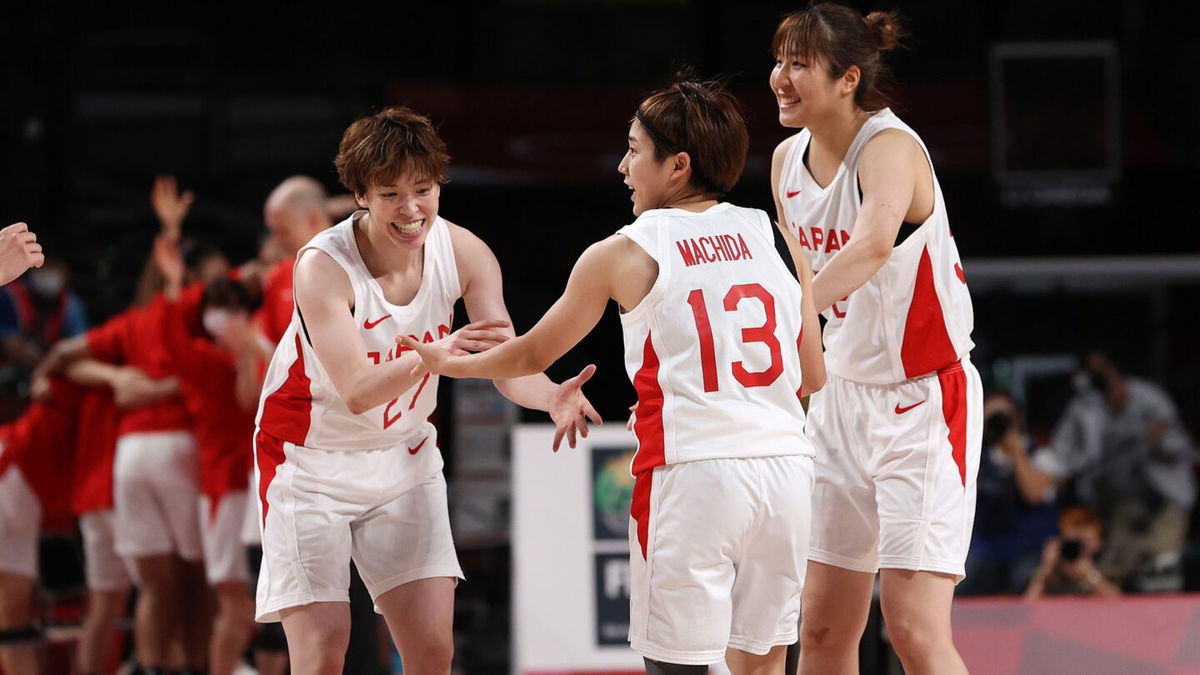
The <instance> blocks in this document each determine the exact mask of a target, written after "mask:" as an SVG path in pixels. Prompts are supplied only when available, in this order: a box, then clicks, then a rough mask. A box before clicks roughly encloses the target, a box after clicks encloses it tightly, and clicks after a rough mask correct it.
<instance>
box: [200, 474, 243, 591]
mask: <svg viewBox="0 0 1200 675" xmlns="http://www.w3.org/2000/svg"><path fill="white" fill-rule="evenodd" d="M246 495H247V492H246V491H245V490H235V491H234V492H229V493H227V494H224V495H222V496H221V498H220V499H218V500H216V501H215V502H214V501H213V499H212V498H211V497H209V496H208V495H200V539H201V543H202V544H203V545H204V574H205V576H206V577H207V578H208V583H209V585H216V584H221V583H226V582H229V581H241V582H248V581H250V567H249V565H248V564H247V563H246V549H245V547H244V546H243V545H242V524H243V523H244V522H245V521H246V500H247V496H246Z"/></svg>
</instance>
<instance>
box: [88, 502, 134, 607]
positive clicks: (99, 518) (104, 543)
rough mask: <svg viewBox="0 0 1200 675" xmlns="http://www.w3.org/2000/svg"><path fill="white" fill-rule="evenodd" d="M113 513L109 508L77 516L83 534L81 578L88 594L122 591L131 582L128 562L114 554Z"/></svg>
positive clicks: (114, 527) (132, 575)
mask: <svg viewBox="0 0 1200 675" xmlns="http://www.w3.org/2000/svg"><path fill="white" fill-rule="evenodd" d="M115 521H116V514H115V513H114V512H113V510H112V509H105V510H104V511H89V512H88V513H85V514H83V515H81V516H79V531H80V533H81V534H82V535H83V559H84V577H85V579H86V580H87V587H88V590H90V591H103V592H111V591H123V590H125V589H127V588H129V586H130V583H131V582H132V580H133V579H134V574H133V573H132V570H131V569H130V565H129V563H128V561H127V560H123V559H122V558H121V557H120V556H118V555H117V549H116V533H115V529H116V525H115Z"/></svg>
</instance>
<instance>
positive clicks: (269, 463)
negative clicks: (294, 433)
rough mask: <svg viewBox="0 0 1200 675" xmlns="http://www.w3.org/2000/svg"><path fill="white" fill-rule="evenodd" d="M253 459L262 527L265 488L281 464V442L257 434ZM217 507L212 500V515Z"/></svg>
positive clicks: (272, 437)
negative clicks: (256, 472) (256, 471)
mask: <svg viewBox="0 0 1200 675" xmlns="http://www.w3.org/2000/svg"><path fill="white" fill-rule="evenodd" d="M254 449H255V453H256V457H255V459H256V460H257V461H258V500H259V502H261V503H262V519H263V525H266V524H267V508H268V507H269V506H270V504H268V503H267V488H268V487H270V485H271V481H272V480H275V470H276V469H278V468H279V465H280V464H283V460H284V459H285V457H284V454H283V441H281V440H279V439H278V438H275V437H274V436H272V435H270V434H268V433H266V432H262V431H260V432H258V435H257V436H255V437H254ZM216 506H217V502H216V500H213V508H214V513H215V509H216Z"/></svg>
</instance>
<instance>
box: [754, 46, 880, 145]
mask: <svg viewBox="0 0 1200 675" xmlns="http://www.w3.org/2000/svg"><path fill="white" fill-rule="evenodd" d="M857 70H858V69H857V68H851V69H850V70H848V71H847V72H846V74H845V75H842V76H841V77H839V78H837V79H834V78H832V77H830V76H829V69H828V67H827V66H826V65H825V62H824V60H823V59H822V58H821V57H820V56H816V55H813V56H811V57H808V58H801V57H800V56H795V55H786V54H780V55H779V56H778V57H777V58H776V60H775V68H774V69H772V70H771V78H770V84H771V91H772V92H773V93H774V94H775V102H776V104H777V105H778V106H779V123H780V124H781V125H783V126H785V127H789V128H799V127H805V126H809V125H811V124H812V123H813V121H814V120H819V119H821V118H823V117H827V116H829V115H830V114H831V113H833V112H835V111H836V110H838V109H839V107H840V106H844V105H846V104H847V102H849V103H850V105H853V98H852V97H853V93H854V86H852V85H851V84H850V83H849V82H848V81H847V77H850V78H853V79H854V80H855V83H857Z"/></svg>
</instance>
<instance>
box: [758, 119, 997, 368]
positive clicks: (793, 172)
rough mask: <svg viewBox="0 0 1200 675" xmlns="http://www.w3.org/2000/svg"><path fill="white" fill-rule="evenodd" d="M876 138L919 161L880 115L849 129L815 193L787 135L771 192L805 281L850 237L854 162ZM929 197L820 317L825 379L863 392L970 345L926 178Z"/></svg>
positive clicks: (950, 249)
mask: <svg viewBox="0 0 1200 675" xmlns="http://www.w3.org/2000/svg"><path fill="white" fill-rule="evenodd" d="M885 129H900V130H902V131H904V132H905V133H907V134H910V135H911V136H912V137H913V138H914V139H916V141H917V143H919V144H920V146H921V149H922V150H924V151H925V157H926V158H927V159H928V157H929V151H928V149H926V148H925V144H924V143H922V142H921V139H920V137H918V136H917V134H916V132H914V131H913V130H912V129H911V128H909V126H908V125H906V124H905V123H904V122H901V121H900V120H899V119H898V118H897V117H896V116H895V115H893V114H892V112H891V110H888V109H886V108H885V109H884V110H881V111H879V112H877V113H875V114H874V115H872V116H871V118H870V119H869V120H867V122H866V124H864V125H863V127H862V129H860V130H859V132H858V135H857V136H856V137H855V138H854V141H853V142H852V143H851V144H850V148H849V149H848V150H847V151H846V157H845V159H844V160H843V161H842V164H841V166H840V167H839V168H838V172H837V175H836V176H834V178H833V180H832V181H831V182H830V183H829V185H827V186H826V187H824V188H822V187H821V186H820V185H818V184H817V182H816V181H815V180H814V179H813V177H812V174H810V173H809V171H808V168H807V167H805V165H804V161H803V157H804V155H805V152H806V151H807V149H808V144H809V141H810V140H811V138H812V136H811V134H810V133H809V131H808V130H807V129H805V130H803V131H801V132H800V133H799V134H797V135H796V140H795V141H794V142H793V143H792V147H791V148H790V149H789V151H788V154H787V157H786V158H785V159H784V162H783V167H782V169H783V170H782V173H781V175H780V183H779V185H778V186H777V187H778V190H779V199H780V201H781V202H782V203H783V215H784V217H785V218H786V219H787V226H788V229H789V230H791V232H792V234H793V235H795V236H796V239H797V240H799V242H800V246H801V247H803V248H804V249H805V252H806V253H807V254H808V260H809V262H810V263H811V264H812V268H813V271H814V272H818V271H820V269H821V268H822V267H823V266H824V265H825V264H826V263H828V262H829V260H830V259H831V258H833V256H835V255H836V254H837V252H838V251H839V250H841V248H842V247H843V246H845V245H846V243H847V242H848V241H850V238H851V237H853V236H854V221H855V219H856V218H857V217H858V209H859V206H860V204H861V197H860V192H859V186H858V161H859V158H860V157H861V156H862V150H863V147H864V146H865V145H866V144H867V141H869V140H870V139H871V138H872V137H873V136H874V135H875V134H877V133H879V132H881V131H883V130H885ZM932 172H933V163H932V161H931V162H930V173H931V174H932ZM933 190H934V207H933V213H932V214H931V215H930V216H929V218H928V219H926V220H925V222H924V223H923V224H922V225H921V226H920V227H919V228H917V229H916V230H915V231H914V232H912V233H911V234H910V235H909V236H908V238H907V239H905V240H904V241H903V242H901V243H900V244H899V245H897V246H896V247H895V248H894V249H892V255H891V257H890V258H889V259H888V261H887V262H886V263H884V265H883V267H881V268H880V269H879V271H878V272H876V273H875V275H874V276H873V277H871V279H870V280H868V281H867V283H866V284H864V285H863V286H862V287H860V288H859V289H858V290H856V291H854V292H853V293H851V294H850V295H849V297H847V298H843V299H841V300H839V301H838V302H836V303H834V305H833V306H832V307H830V308H829V309H827V310H825V312H823V315H824V316H825V318H826V319H827V323H826V324H825V331H824V341H825V365H826V367H827V368H828V370H829V372H831V373H833V374H835V375H837V376H839V377H842V378H844V379H847V380H852V381H856V382H863V383H866V384H891V383H895V382H902V381H904V380H907V379H910V378H913V377H917V376H919V375H925V374H927V373H931V372H934V371H937V370H939V369H941V368H944V367H946V366H949V365H951V364H953V363H955V362H957V361H958V360H959V359H961V358H962V357H963V356H964V355H966V354H967V353H968V352H969V351H970V350H971V347H973V346H974V343H973V342H971V329H972V327H973V324H974V315H973V314H972V311H971V296H970V294H969V293H968V292H967V283H966V277H965V276H964V274H963V269H962V262H961V260H960V258H959V255H958V248H957V247H956V246H955V245H954V238H953V235H952V234H951V233H950V223H949V220H948V219H947V216H946V203H945V201H944V200H943V199H942V188H941V186H940V185H938V182H937V175H936V174H934V175H933Z"/></svg>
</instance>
